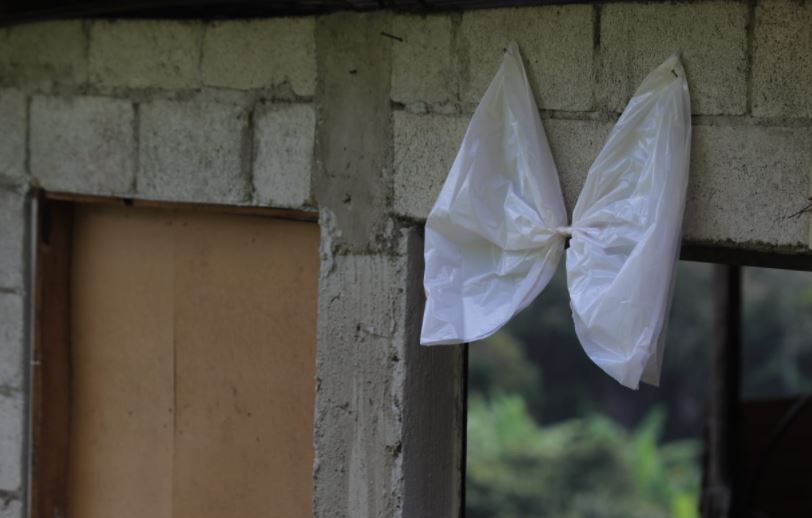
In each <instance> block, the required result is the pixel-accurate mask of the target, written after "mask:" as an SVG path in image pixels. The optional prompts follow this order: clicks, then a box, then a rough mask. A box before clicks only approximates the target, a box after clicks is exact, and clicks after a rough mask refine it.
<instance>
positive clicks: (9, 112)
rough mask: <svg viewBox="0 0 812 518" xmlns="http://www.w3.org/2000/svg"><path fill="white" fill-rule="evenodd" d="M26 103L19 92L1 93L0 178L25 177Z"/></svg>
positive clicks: (4, 91) (2, 91) (3, 91)
mask: <svg viewBox="0 0 812 518" xmlns="http://www.w3.org/2000/svg"><path fill="white" fill-rule="evenodd" d="M26 102H27V101H26V98H25V95H23V94H22V93H21V92H19V91H18V90H1V91H0V135H2V136H3V137H2V138H0V178H10V179H14V180H18V179H21V178H24V177H25V174H26V172H25V131H26V120H25V119H26V114H25V112H26Z"/></svg>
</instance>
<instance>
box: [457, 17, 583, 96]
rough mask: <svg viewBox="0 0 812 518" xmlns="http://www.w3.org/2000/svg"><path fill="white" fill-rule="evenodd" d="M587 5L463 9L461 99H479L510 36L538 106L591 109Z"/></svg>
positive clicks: (461, 28)
mask: <svg viewBox="0 0 812 518" xmlns="http://www.w3.org/2000/svg"><path fill="white" fill-rule="evenodd" d="M592 26H593V9H592V6H591V5H567V6H544V7H532V8H519V9H497V10H486V11H467V12H465V13H464V14H463V16H462V26H461V27H460V57H459V59H460V62H461V78H460V81H461V85H460V87H461V94H462V100H463V101H467V102H478V101H479V100H480V98H481V97H482V94H484V93H485V89H486V88H487V87H488V84H489V83H490V81H491V79H493V75H494V74H495V73H496V70H497V69H498V67H499V61H500V59H501V58H502V52H503V49H504V48H505V47H507V46H508V44H509V43H510V42H511V40H515V41H516V42H517V43H518V44H519V48H520V50H521V52H522V56H523V58H524V64H525V67H526V68H527V75H528V77H529V79H530V83H531V85H532V87H533V91H534V92H535V95H536V99H537V103H538V105H539V108H542V109H551V110H574V111H583V110H590V109H591V108H592V104H593V103H592V66H593V34H592V33H593V30H592Z"/></svg>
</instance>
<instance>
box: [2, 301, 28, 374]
mask: <svg viewBox="0 0 812 518" xmlns="http://www.w3.org/2000/svg"><path fill="white" fill-rule="evenodd" d="M24 318H25V312H24V306H23V298H22V296H20V295H17V294H14V293H0V387H3V386H4V387H13V388H16V389H19V388H21V387H22V380H23V376H22V369H23V366H22V362H23V347H24V345H25V344H24V343H23V337H24V334H23V328H24V325H25V322H24Z"/></svg>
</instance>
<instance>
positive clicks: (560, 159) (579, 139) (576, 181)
mask: <svg viewBox="0 0 812 518" xmlns="http://www.w3.org/2000/svg"><path fill="white" fill-rule="evenodd" d="M543 124H544V130H545V131H546V132H547V140H548V141H549V142H550V149H552V152H553V158H554V159H555V165H556V168H557V169H558V177H559V180H560V181H561V191H562V193H563V194H564V201H565V204H566V207H567V213H568V214H569V215H570V216H571V215H572V210H573V209H574V208H575V202H576V201H578V196H579V195H580V194H581V187H583V185H584V181H585V180H586V175H587V172H589V168H590V167H591V166H592V162H594V161H595V158H596V157H597V156H598V153H600V151H601V149H603V144H604V142H605V141H606V137H607V136H609V132H610V131H611V130H612V126H613V125H612V124H611V123H608V122H597V121H591V120H569V119H548V120H544V121H543Z"/></svg>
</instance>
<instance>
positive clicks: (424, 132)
mask: <svg viewBox="0 0 812 518" xmlns="http://www.w3.org/2000/svg"><path fill="white" fill-rule="evenodd" d="M469 120H470V119H469V118H468V117H459V116H446V115H426V114H413V113H407V112H402V111H399V112H395V113H394V142H395V178H394V182H395V200H394V201H395V203H394V205H395V212H396V213H397V214H399V215H402V216H408V217H412V218H417V219H425V218H426V216H428V214H429V212H430V211H431V207H432V206H433V205H434V200H435V199H436V198H437V195H438V194H439V193H440V189H441V188H442V186H443V183H444V182H445V179H446V177H447V176H448V170H449V169H450V168H451V164H453V163H454V157H456V156H457V150H458V149H459V147H460V144H461V143H462V138H463V136H464V135H465V130H466V129H467V128H468V122H469Z"/></svg>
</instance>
